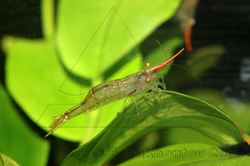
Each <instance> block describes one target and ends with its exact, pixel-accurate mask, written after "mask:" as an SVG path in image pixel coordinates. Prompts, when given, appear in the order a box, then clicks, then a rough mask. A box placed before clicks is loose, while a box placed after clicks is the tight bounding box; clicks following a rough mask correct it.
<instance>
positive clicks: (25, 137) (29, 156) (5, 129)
mask: <svg viewBox="0 0 250 166" xmlns="http://www.w3.org/2000/svg"><path fill="white" fill-rule="evenodd" d="M0 100H1V104H0V110H1V111H0V135H1V139H0V152H2V153H4V154H5V155H8V156H9V157H11V158H12V159H14V160H15V161H17V162H18V163H19V164H21V165H26V166H33V165H37V166H44V165H46V163H47V160H48V154H49V144H48V141H46V140H44V138H43V137H40V136H39V135H37V133H36V132H35V131H34V129H32V127H30V126H29V125H28V124H29V123H27V122H26V120H25V119H24V118H23V117H22V116H21V114H20V113H19V112H18V110H16V109H15V107H14V104H13V103H12V102H11V100H10V98H9V96H8V94H7V92H6V91H5V89H4V87H3V85H2V84H0ZM1 159H2V161H3V160H5V159H4V157H3V156H2V154H1ZM5 161H6V160H5ZM5 161H4V165H8V164H7V163H6V162H7V161H6V162H5ZM9 161H10V160H9ZM0 165H1V160H0Z"/></svg>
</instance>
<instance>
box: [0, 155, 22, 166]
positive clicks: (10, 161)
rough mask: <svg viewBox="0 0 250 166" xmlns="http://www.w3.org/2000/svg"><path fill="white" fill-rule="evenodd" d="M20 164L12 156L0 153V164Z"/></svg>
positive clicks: (7, 165)
mask: <svg viewBox="0 0 250 166" xmlns="http://www.w3.org/2000/svg"><path fill="white" fill-rule="evenodd" d="M5 165H6V166H20V165H19V164H18V163H17V162H15V161H14V160H13V159H12V158H10V157H8V156H6V155H4V154H3V153H0V166H5Z"/></svg>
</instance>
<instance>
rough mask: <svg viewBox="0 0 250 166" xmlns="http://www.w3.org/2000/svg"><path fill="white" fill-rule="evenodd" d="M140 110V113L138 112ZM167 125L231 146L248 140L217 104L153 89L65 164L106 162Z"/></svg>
mask: <svg viewBox="0 0 250 166" xmlns="http://www.w3.org/2000/svg"><path fill="white" fill-rule="evenodd" d="M138 113H139V115H138ZM167 127H185V128H192V129H194V130H197V131H199V132H201V133H203V134H204V135H206V136H207V137H209V138H211V139H213V140H215V141H217V142H219V143H220V145H221V146H224V147H227V146H231V145H236V144H239V143H242V142H244V140H243V138H242V135H241V131H240V130H239V128H238V126H237V124H235V123H234V121H233V120H232V119H230V118H229V117H228V116H226V115H225V114H224V113H222V112H221V111H219V110H218V109H216V108H215V107H213V106H211V105H209V104H207V103H205V102H203V101H201V100H198V99H196V98H193V97H190V96H187V95H184V94H180V93H176V92H171V91H162V92H152V93H149V94H147V95H145V96H143V97H141V98H139V99H138V100H136V101H135V102H134V103H132V104H131V105H129V106H128V107H127V108H125V110H124V111H123V112H122V113H120V114H119V115H118V116H117V117H116V118H115V119H114V120H113V121H112V122H111V123H110V124H109V125H108V126H107V127H106V128H105V130H103V131H102V132H101V133H100V134H99V135H98V136H97V137H95V138H94V139H93V140H91V141H90V142H88V143H86V144H85V145H83V146H81V147H79V148H78V149H76V150H74V151H73V152H71V153H70V154H69V155H68V157H67V158H66V159H65V161H64V163H63V165H103V164H105V163H106V162H107V161H109V160H110V159H111V158H112V157H114V156H111V155H110V149H112V148H115V149H116V153H119V152H121V151H122V150H123V149H125V148H126V147H128V146H129V145H131V144H132V143H133V142H135V141H136V140H138V139H139V138H141V137H142V136H143V135H145V134H146V133H149V132H151V131H155V130H158V129H164V128H167Z"/></svg>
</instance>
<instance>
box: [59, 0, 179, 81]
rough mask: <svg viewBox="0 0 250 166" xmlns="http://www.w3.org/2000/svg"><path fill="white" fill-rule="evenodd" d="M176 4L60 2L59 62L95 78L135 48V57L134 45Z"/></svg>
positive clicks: (112, 0) (127, 0)
mask: <svg viewBox="0 0 250 166" xmlns="http://www.w3.org/2000/svg"><path fill="white" fill-rule="evenodd" d="M180 2H181V1H180V0H176V1H171V0H167V1H162V0H156V1H155V0H139V1H136V3H134V1H133V0H125V1H115V0H106V1H102V2H101V3H100V1H98V0H91V1H89V0H88V1H84V2H82V1H78V0H64V1H62V2H61V3H60V8H59V14H58V35H57V42H58V46H59V48H60V54H61V56H62V61H63V63H64V64H65V65H66V68H68V69H69V70H71V71H72V72H73V73H76V74H78V75H81V76H83V77H84V78H88V79H97V78H99V77H100V76H101V75H102V73H104V72H105V71H106V70H107V69H108V68H109V67H110V66H112V65H113V64H114V63H116V62H117V61H119V59H121V58H122V57H124V55H126V54H128V53H129V52H130V51H131V50H133V49H136V50H137V51H136V52H135V53H134V54H135V55H134V56H138V55H139V54H140V52H139V50H138V49H139V48H138V45H137V43H140V42H141V41H142V40H143V39H145V38H146V37H147V36H148V35H149V34H150V33H151V32H152V31H153V30H154V29H155V28H156V27H157V26H159V25H160V24H162V23H163V22H164V21H166V20H168V19H169V18H171V17H172V16H173V14H174V13H175V12H176V10H177V7H178V5H179V4H180ZM72 9H74V10H72ZM166 33H167V32H166ZM90 56H91V58H89V57H90ZM90 68H91V70H89V69H90ZM99 80H100V79H99Z"/></svg>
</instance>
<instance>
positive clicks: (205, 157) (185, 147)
mask: <svg viewBox="0 0 250 166" xmlns="http://www.w3.org/2000/svg"><path fill="white" fill-rule="evenodd" d="M131 153H134V158H132V159H131V160H128V161H127V162H124V163H121V164H119V166H130V165H147V166H151V165H152V166H153V165H154V166H155V165H170V166H171V165H174V166H176V165H211V166H217V165H218V166H219V165H248V163H249V162H250V157H249V156H248V155H244V156H243V155H241V154H243V153H244V151H243V150H242V149H236V148H235V149H234V150H233V153H228V152H225V151H223V150H221V149H220V148H218V147H215V146H211V145H207V144H201V143H190V144H176V145H170V146H166V147H163V148H160V149H154V150H152V151H143V150H141V151H140V153H141V154H136V151H134V152H131Z"/></svg>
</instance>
